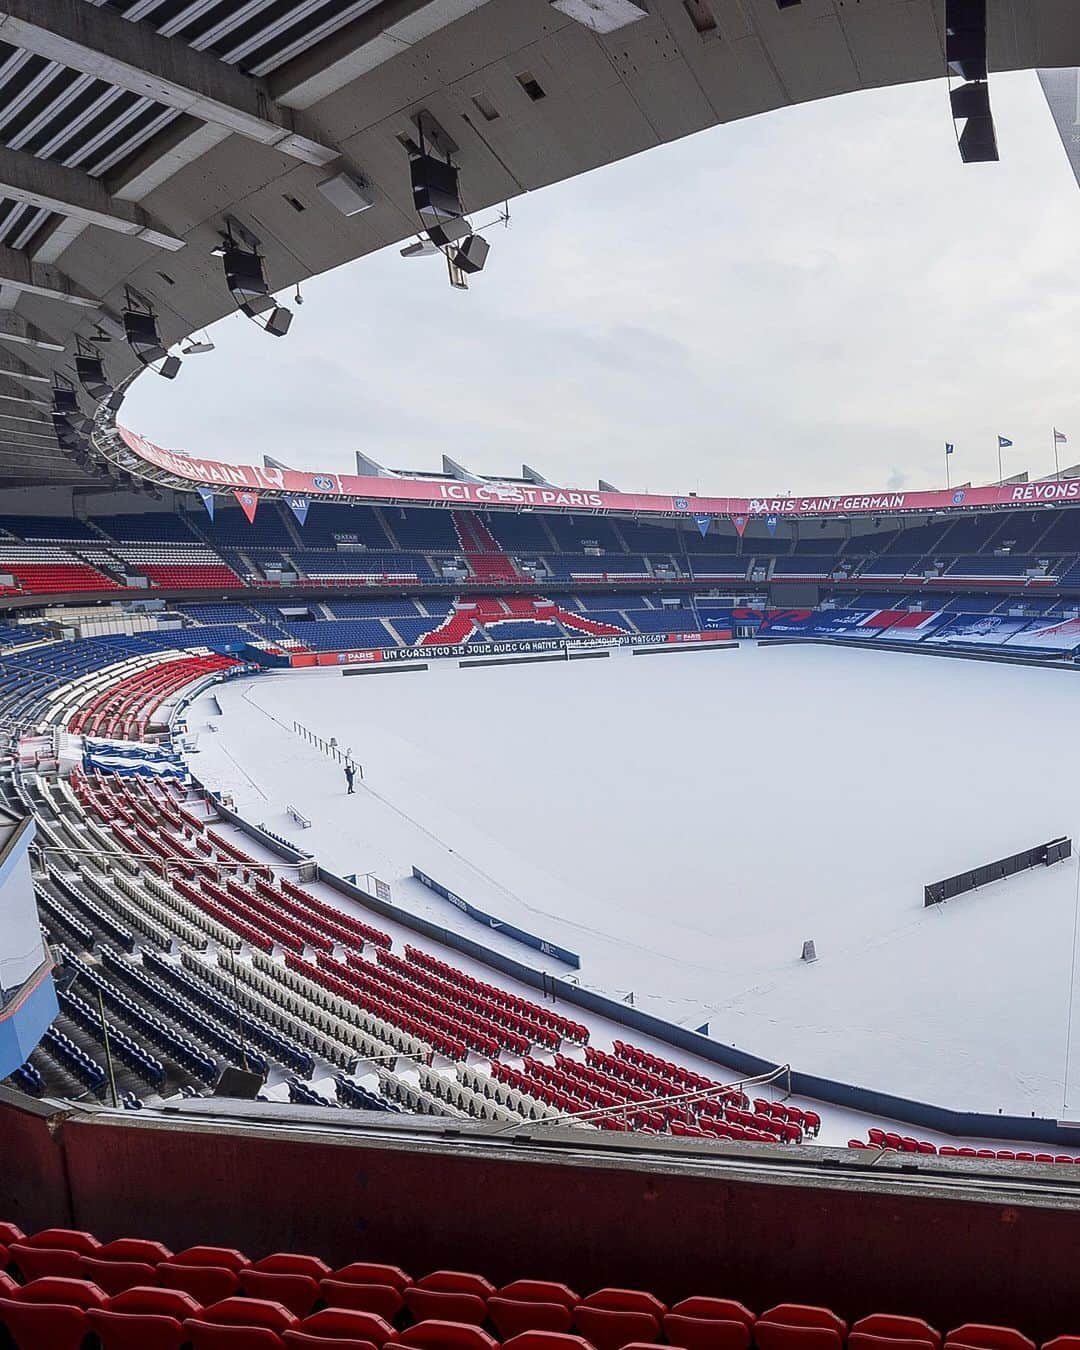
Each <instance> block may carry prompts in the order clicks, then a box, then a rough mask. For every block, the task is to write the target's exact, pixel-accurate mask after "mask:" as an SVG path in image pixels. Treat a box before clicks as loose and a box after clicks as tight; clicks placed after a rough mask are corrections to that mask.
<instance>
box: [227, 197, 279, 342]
mask: <svg viewBox="0 0 1080 1350" xmlns="http://www.w3.org/2000/svg"><path fill="white" fill-rule="evenodd" d="M214 251H215V252H216V253H218V254H220V257H221V263H222V267H223V268H224V269H225V284H226V286H228V288H229V294H230V295H231V296H232V298H233V300H235V301H236V308H237V309H238V310H239V311H240V313H241V314H245V315H247V317H248V318H249V319H251V321H252V322H253V323H255V324H257V325H258V326H259V327H260V328H261V329H262V330H263V331H264V332H266V333H269V334H270V336H271V337H284V336H285V334H286V333H287V332H288V331H289V325H290V324H291V323H292V319H293V316H292V310H291V309H286V308H285V306H284V305H279V304H278V303H277V301H276V300H275V299H274V297H273V294H272V293H271V290H270V283H269V281H268V280H267V277H266V264H265V261H264V259H263V256H262V254H261V253H260V251H259V243H258V240H257V239H255V237H254V236H253V235H252V234H250V232H249V231H247V230H241V228H240V227H239V226H238V224H237V223H236V222H235V221H233V220H228V221H226V232H225V234H224V236H223V237H222V242H221V244H220V246H219V247H218V248H217V249H215V250H214Z"/></svg>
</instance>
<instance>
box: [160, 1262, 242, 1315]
mask: <svg viewBox="0 0 1080 1350" xmlns="http://www.w3.org/2000/svg"><path fill="white" fill-rule="evenodd" d="M157 1276H158V1279H159V1280H160V1281H161V1283H162V1285H163V1286H164V1287H165V1288H166V1289H183V1290H184V1291H185V1292H186V1293H189V1294H190V1295H191V1296H192V1298H194V1299H196V1300H197V1301H198V1302H199V1304H200V1305H203V1306H205V1305H206V1304H208V1303H217V1302H219V1301H220V1300H221V1299H223V1298H228V1297H229V1295H230V1294H235V1293H236V1291H237V1289H239V1288H240V1281H239V1280H238V1279H237V1278H236V1272H235V1271H232V1270H228V1269H227V1268H226V1267H225V1266H198V1265H191V1266H184V1265H178V1264H177V1263H176V1262H175V1261H162V1263H161V1264H160V1265H159V1266H158V1268H157Z"/></svg>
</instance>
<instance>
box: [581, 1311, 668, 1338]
mask: <svg viewBox="0 0 1080 1350" xmlns="http://www.w3.org/2000/svg"><path fill="white" fill-rule="evenodd" d="M574 1323H575V1325H576V1326H577V1329H578V1331H580V1332H581V1334H582V1335H583V1336H584V1337H585V1339H586V1340H588V1341H590V1342H591V1343H592V1344H593V1345H594V1346H595V1347H596V1350H621V1347H622V1346H624V1345H629V1344H630V1342H631V1341H654V1340H656V1338H657V1336H658V1335H659V1333H660V1320H659V1318H657V1317H654V1316H653V1314H652V1313H647V1312H622V1311H619V1310H617V1309H614V1308H588V1307H586V1306H585V1305H584V1304H583V1303H582V1304H579V1305H578V1306H577V1308H575V1309H574Z"/></svg>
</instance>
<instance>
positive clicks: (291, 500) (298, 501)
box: [285, 496, 311, 529]
mask: <svg viewBox="0 0 1080 1350" xmlns="http://www.w3.org/2000/svg"><path fill="white" fill-rule="evenodd" d="M285 500H286V502H287V503H288V505H289V510H290V511H291V512H292V513H293V515H294V516H295V517H296V519H297V520H298V521H299V522H300V528H301V529H303V528H304V521H305V520H307V513H308V507H309V506H310V505H311V503H310V502H309V501H308V499H307V498H306V497H302V496H289V497H286V498H285Z"/></svg>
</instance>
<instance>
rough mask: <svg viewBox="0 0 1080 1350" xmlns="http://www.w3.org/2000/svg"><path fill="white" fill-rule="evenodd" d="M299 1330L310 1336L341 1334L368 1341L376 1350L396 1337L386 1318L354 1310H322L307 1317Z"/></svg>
mask: <svg viewBox="0 0 1080 1350" xmlns="http://www.w3.org/2000/svg"><path fill="white" fill-rule="evenodd" d="M334 1328H337V1330H334ZM299 1329H300V1330H301V1331H303V1332H305V1333H306V1334H308V1335H317V1336H338V1335H339V1333H340V1335H341V1336H351V1337H352V1338H353V1339H354V1340H358V1341H368V1342H369V1343H370V1344H371V1345H373V1346H374V1347H375V1350H382V1347H383V1346H384V1345H385V1344H386V1342H387V1341H389V1340H391V1339H392V1338H393V1337H394V1335H395V1332H394V1328H393V1327H392V1326H391V1325H390V1323H389V1322H388V1321H387V1320H386V1319H385V1318H384V1317H380V1316H379V1315H378V1314H377V1313H372V1312H362V1311H357V1310H356V1309H353V1308H322V1309H321V1310H320V1311H319V1312H315V1313H312V1314H311V1315H310V1316H309V1317H305V1318H304V1320H303V1322H301V1323H300V1328H299Z"/></svg>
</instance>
